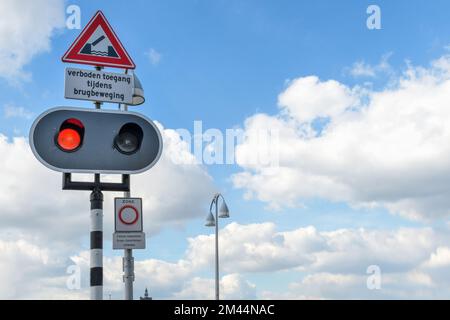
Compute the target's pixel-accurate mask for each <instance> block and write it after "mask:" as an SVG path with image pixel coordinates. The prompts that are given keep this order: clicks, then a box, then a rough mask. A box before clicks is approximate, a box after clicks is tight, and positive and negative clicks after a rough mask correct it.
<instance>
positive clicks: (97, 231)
mask: <svg viewBox="0 0 450 320" xmlns="http://www.w3.org/2000/svg"><path fill="white" fill-rule="evenodd" d="M95 180H96V181H97V180H100V175H99V174H96V175H95ZM90 200H91V257H90V268H91V270H90V285H91V300H103V194H102V192H101V190H100V188H95V189H94V190H92V193H91V197H90Z"/></svg>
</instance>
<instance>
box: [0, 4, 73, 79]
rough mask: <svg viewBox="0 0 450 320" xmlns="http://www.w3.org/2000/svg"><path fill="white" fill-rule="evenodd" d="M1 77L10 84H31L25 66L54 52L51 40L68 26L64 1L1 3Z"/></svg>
mask: <svg viewBox="0 0 450 320" xmlns="http://www.w3.org/2000/svg"><path fill="white" fill-rule="evenodd" d="M0 12H1V19H0V61H2V63H1V65H0V75H1V77H3V78H5V79H6V80H7V81H8V82H10V83H17V82H18V81H21V80H28V79H30V77H31V74H30V73H29V72H27V71H25V70H24V66H25V65H26V64H28V63H29V62H30V61H31V59H32V58H33V57H34V56H36V55H37V54H39V53H42V52H46V51H49V50H50V38H51V36H52V35H53V33H54V32H55V30H56V29H58V28H62V27H63V26H64V1H63V0H22V1H15V0H3V1H1V2H0Z"/></svg>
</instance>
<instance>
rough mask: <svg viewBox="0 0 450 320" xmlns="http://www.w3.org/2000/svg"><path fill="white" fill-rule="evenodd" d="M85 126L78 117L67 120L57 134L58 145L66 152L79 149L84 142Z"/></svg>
mask: <svg viewBox="0 0 450 320" xmlns="http://www.w3.org/2000/svg"><path fill="white" fill-rule="evenodd" d="M83 137H84V126H83V123H81V121H80V120H78V119H73V118H71V119H67V120H65V121H64V122H63V123H62V124H61V126H60V128H59V132H58V134H57V135H56V139H55V142H56V145H57V146H58V147H59V149H61V150H62V151H64V152H73V151H76V150H78V149H79V148H80V147H81V144H82V143H83Z"/></svg>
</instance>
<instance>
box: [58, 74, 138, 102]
mask: <svg viewBox="0 0 450 320" xmlns="http://www.w3.org/2000/svg"><path fill="white" fill-rule="evenodd" d="M64 82H65V89H64V97H65V98H67V99H78V100H90V101H101V102H111V103H123V104H131V103H132V99H133V88H134V77H133V75H131V74H124V73H111V72H102V71H97V70H83V69H76V68H66V70H65V81H64Z"/></svg>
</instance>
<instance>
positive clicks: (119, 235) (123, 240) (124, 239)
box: [113, 232, 145, 250]
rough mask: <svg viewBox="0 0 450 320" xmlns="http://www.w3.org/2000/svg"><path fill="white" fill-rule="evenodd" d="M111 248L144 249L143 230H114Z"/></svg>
mask: <svg viewBox="0 0 450 320" xmlns="http://www.w3.org/2000/svg"><path fill="white" fill-rule="evenodd" d="M113 249H114V250H116V249H145V233H144V232H115V233H114V234H113Z"/></svg>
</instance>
